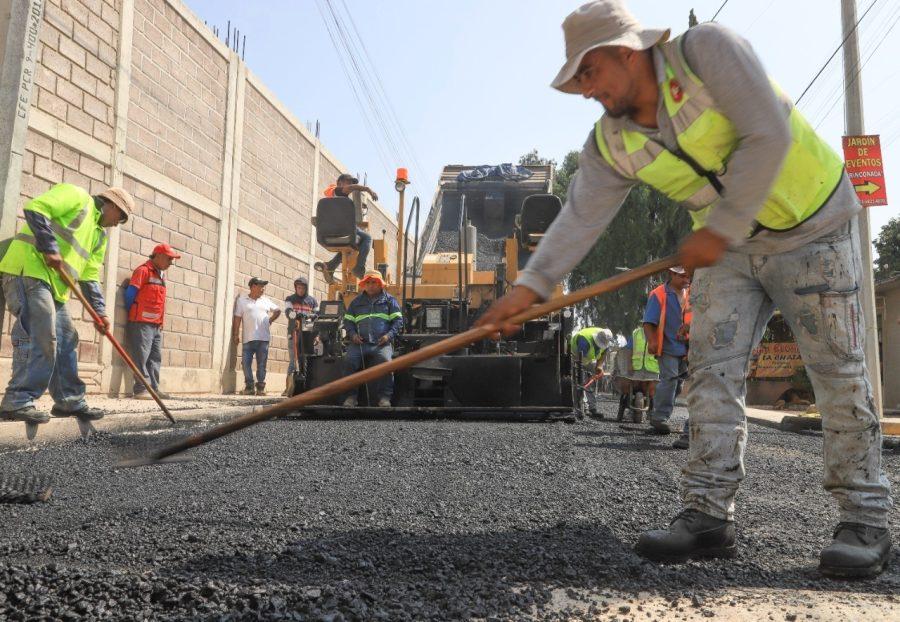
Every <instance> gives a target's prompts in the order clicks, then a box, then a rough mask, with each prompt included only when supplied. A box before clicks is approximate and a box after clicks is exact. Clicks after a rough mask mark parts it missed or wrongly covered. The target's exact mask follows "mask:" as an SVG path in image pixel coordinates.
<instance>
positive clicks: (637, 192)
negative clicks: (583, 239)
mask: <svg viewBox="0 0 900 622" xmlns="http://www.w3.org/2000/svg"><path fill="white" fill-rule="evenodd" d="M690 230H691V221H690V217H689V216H688V215H687V212H686V211H685V210H684V209H682V208H680V207H679V206H678V205H677V204H676V203H674V202H673V201H671V200H669V199H668V198H666V197H665V196H663V195H661V194H660V193H658V192H657V191H656V190H653V189H652V188H650V187H649V186H646V185H643V184H642V185H639V186H636V187H635V188H634V189H633V190H632V191H631V193H629V195H628V197H627V198H626V199H625V202H624V203H623V204H622V208H621V209H620V210H619V213H618V214H617V215H616V217H615V218H614V219H613V221H612V223H610V226H609V228H608V229H607V230H606V231H605V232H604V233H603V235H601V236H600V238H599V239H598V240H597V243H596V244H594V247H593V248H592V249H591V251H590V252H589V253H588V254H587V256H586V257H585V258H584V259H583V260H582V261H581V263H580V264H578V266H576V267H575V269H574V270H573V271H572V274H571V275H570V276H569V287H570V288H571V289H578V288H581V287H585V286H587V285H589V284H591V283H594V282H596V281H599V280H601V279H604V278H607V277H610V276H612V275H614V274H616V273H617V272H618V270H617V268H619V267H627V268H636V267H637V266H640V265H642V264H645V263H647V262H650V261H653V260H655V259H659V258H661V257H665V256H666V255H671V254H673V253H674V252H675V251H676V250H677V248H678V243H679V242H680V241H681V240H682V239H683V238H684V237H685V236H686V235H687V234H688V233H689V232H690ZM660 282H661V281H660V280H659V279H656V280H655V281H652V282H651V281H644V282H641V283H635V284H633V285H630V286H628V287H626V288H623V289H620V290H619V291H618V292H616V294H615V295H611V296H600V297H599V298H594V299H592V300H590V301H588V302H587V303H585V304H584V305H582V307H581V308H580V309H579V312H580V315H581V316H582V317H583V319H584V321H585V322H586V323H587V324H588V325H596V326H606V327H609V328H610V329H612V330H613V331H614V332H616V333H621V334H625V335H627V334H629V333H630V332H631V331H632V330H634V328H635V327H636V326H638V325H639V324H640V322H641V318H642V317H643V315H644V307H645V305H646V304H647V294H649V293H650V290H651V289H653V288H654V287H655V286H656V285H658V284H659V283H660Z"/></svg>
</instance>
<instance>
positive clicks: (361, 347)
mask: <svg viewBox="0 0 900 622" xmlns="http://www.w3.org/2000/svg"><path fill="white" fill-rule="evenodd" d="M359 287H360V289H362V290H363V291H362V292H361V293H360V294H359V295H358V296H357V297H356V298H354V299H353V300H352V301H351V302H350V306H349V307H347V312H346V313H345V314H344V330H345V331H346V333H347V338H348V339H349V340H350V344H349V345H348V347H347V359H346V361H347V367H346V369H345V371H346V374H347V375H348V376H349V375H350V374H352V373H355V372H358V371H359V370H360V369H362V368H363V366H366V367H371V366H372V365H377V364H378V363H384V362H387V361H389V360H391V359H392V358H393V357H394V348H393V340H394V337H396V336H397V335H398V334H399V333H400V331H401V330H403V313H401V312H400V304H399V303H398V302H397V299H396V298H394V297H393V296H391V295H390V294H389V293H387V292H386V291H384V279H383V278H382V276H381V272H379V271H378V270H369V271H368V272H366V274H365V275H364V276H363V278H362V280H361V281H360V282H359ZM356 392H357V390H356V389H353V391H352V392H351V393H350V394H349V395H347V396H346V397H345V399H344V404H343V405H344V406H346V407H349V408H352V407H354V406H356V404H357V400H356ZM393 394H394V376H393V374H389V375H387V376H386V377H385V378H383V379H382V380H381V381H380V383H379V388H378V393H377V397H376V399H377V404H378V406H379V407H380V408H389V407H390V405H391V396H392V395H393ZM370 406H371V404H370Z"/></svg>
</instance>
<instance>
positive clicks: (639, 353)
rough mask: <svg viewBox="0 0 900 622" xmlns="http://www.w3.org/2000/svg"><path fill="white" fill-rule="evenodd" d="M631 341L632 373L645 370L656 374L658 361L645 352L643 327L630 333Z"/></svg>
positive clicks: (645, 341)
mask: <svg viewBox="0 0 900 622" xmlns="http://www.w3.org/2000/svg"><path fill="white" fill-rule="evenodd" d="M631 341H632V342H633V343H634V346H633V348H632V350H631V366H632V367H633V368H634V371H640V370H642V369H646V370H647V371H649V372H651V373H654V374H658V373H659V361H658V360H656V357H655V356H653V355H652V354H650V352H648V351H647V337H646V335H644V327H643V326H638V327H637V328H635V329H634V331H633V332H632V333H631Z"/></svg>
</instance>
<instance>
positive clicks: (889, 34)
mask: <svg viewBox="0 0 900 622" xmlns="http://www.w3.org/2000/svg"><path fill="white" fill-rule="evenodd" d="M185 1H186V4H187V5H188V6H189V7H190V8H191V9H192V10H193V11H194V12H195V13H197V15H199V16H200V18H201V19H202V20H205V21H207V22H208V23H209V24H211V25H216V26H218V27H219V30H220V35H221V36H222V38H223V39H224V33H225V30H226V24H227V21H228V20H231V24H232V26H236V27H237V28H239V29H240V31H241V35H242V36H243V35H246V62H247V65H248V67H249V69H250V70H251V71H252V72H253V73H255V74H256V75H257V76H259V77H260V78H261V79H262V80H263V82H265V83H266V85H267V86H268V87H269V88H270V89H271V90H272V92H274V93H275V94H276V95H277V96H278V98H279V99H281V101H282V102H283V103H284V104H285V105H286V106H287V107H288V108H289V109H290V110H291V111H293V113H294V114H295V116H296V117H297V118H298V119H301V120H302V121H307V122H309V123H310V124H311V125H313V126H314V125H315V123H316V122H317V121H318V122H319V124H320V128H321V130H320V136H321V138H322V141H323V142H324V144H325V146H326V147H327V148H328V149H329V150H330V151H331V152H332V153H334V154H335V155H336V156H337V157H338V158H339V159H340V160H341V161H342V162H344V164H345V165H347V166H348V167H349V168H350V171H349V172H351V173H358V174H359V175H360V176H361V177H362V176H365V177H366V179H367V181H368V184H369V185H370V186H371V187H372V188H373V189H374V190H375V191H376V192H378V193H379V195H380V198H381V201H380V203H381V204H382V206H384V207H385V208H386V209H388V210H389V211H391V212H394V213H395V212H396V193H395V192H394V191H393V190H392V187H393V180H394V173H395V170H396V168H397V167H399V166H404V167H406V168H408V169H410V179H411V181H412V186H411V188H410V189H409V190H408V191H407V195H408V196H409V195H411V194H412V195H418V196H420V197H421V200H422V204H423V208H424V209H427V208H428V207H429V206H430V203H431V198H432V196H433V194H434V190H435V184H436V181H437V177H438V175H439V174H440V171H441V169H442V168H443V167H444V166H445V165H447V164H472V165H476V164H486V163H490V164H497V163H501V162H514V161H517V160H518V158H519V157H520V156H521V155H523V154H524V153H527V152H528V151H530V150H532V149H537V150H538V152H539V153H540V154H541V155H542V156H545V157H551V158H554V159H556V160H557V161H561V160H562V158H563V157H564V156H565V154H566V153H567V152H569V151H571V150H573V149H580V148H581V146H582V145H583V143H584V141H585V138H586V137H587V135H588V132H589V131H590V130H591V128H592V126H593V123H594V122H595V121H596V120H597V118H599V116H600V115H601V114H602V108H601V107H600V105H599V104H598V103H596V102H591V101H587V100H584V99H583V98H581V97H578V96H573V95H565V94H563V93H559V92H557V91H555V90H554V89H552V88H550V87H549V83H550V81H551V80H552V79H553V77H554V76H555V75H556V72H557V71H558V70H559V68H560V66H561V64H562V62H563V59H564V47H563V38H562V30H561V24H562V21H563V19H564V18H565V16H566V15H567V14H568V13H569V12H571V11H572V10H574V9H575V8H577V7H578V6H579V5H580V4H581V3H582V2H581V0H454V2H444V1H437V0H254V2H247V1H246V0H185ZM328 2H330V4H331V6H332V7H333V8H334V10H335V11H336V12H337V13H338V14H339V15H342V16H343V26H344V28H345V29H346V31H347V32H348V33H350V34H351V35H352V34H355V33H354V31H353V29H354V28H355V30H356V32H357V33H358V34H359V37H360V40H361V42H362V43H361V44H357V56H355V60H356V63H357V65H360V66H361V67H362V68H364V71H363V73H364V75H365V76H367V79H368V80H369V82H370V84H372V85H374V87H375V88H374V91H375V93H376V96H374V97H373V99H374V101H375V102H376V103H378V104H379V105H378V110H379V112H378V113H377V115H376V116H372V113H369V112H366V113H363V112H361V106H360V104H359V103H358V102H357V100H356V99H355V97H354V90H353V88H352V86H353V85H352V84H351V80H349V79H348V78H347V76H346V74H345V72H344V69H343V68H342V62H341V58H342V56H339V54H338V52H337V51H336V49H335V44H334V43H333V41H332V38H331V36H330V35H329V32H328V30H327V29H326V27H325V22H324V21H323V13H324V15H326V16H328V15H329V13H328V5H327V4H326V3H328ZM873 2H874V5H873V4H872V3H873ZM628 6H629V8H630V9H631V11H632V12H633V13H634V14H635V15H637V17H638V18H639V19H640V20H641V22H643V24H644V25H646V26H650V27H669V28H672V31H673V34H677V33H680V32H682V31H683V30H684V29H686V28H687V20H688V12H689V10H690V9H691V8H693V9H694V11H695V13H696V15H697V18H698V19H699V20H700V21H701V22H702V21H708V20H710V19H711V18H712V17H713V15H714V14H715V13H716V11H717V10H718V9H719V8H720V7H721V6H722V0H666V1H662V0H631V1H630V2H628ZM870 6H871V7H872V8H871V10H870V12H869V14H868V15H867V16H866V17H865V18H864V19H863V20H862V21H861V22H860V25H859V35H860V52H861V58H862V59H863V63H864V66H863V69H862V72H861V81H862V88H863V105H864V116H865V128H866V133H867V134H880V135H881V137H882V145H883V150H884V153H883V157H884V161H885V166H886V182H887V192H888V199H889V200H891V199H893V200H894V204H893V205H888V206H885V207H875V208H871V210H870V218H871V223H872V231H873V237H874V236H875V235H877V232H878V231H879V230H880V228H881V227H882V226H883V225H884V224H885V223H887V221H888V220H889V219H890V218H892V217H895V216H897V215H898V214H900V208H898V206H900V185H898V184H900V97H898V95H900V86H898V85H900V80H898V74H900V66H897V65H896V63H895V62H894V59H896V58H900V25H898V21H900V0H860V2H859V8H858V11H859V14H860V15H862V13H863V12H864V11H865V10H866V9H868V8H869V7H870ZM320 10H321V11H322V12H320ZM348 15H352V21H351V20H350V19H349V17H348ZM716 21H718V22H719V23H721V24H724V25H726V26H728V27H730V28H733V29H734V30H736V31H737V32H738V33H740V34H741V35H742V36H744V37H745V38H747V39H748V40H749V41H750V42H751V44H752V45H753V47H754V49H755V50H756V52H757V54H758V55H759V56H760V58H761V59H762V62H763V64H764V66H765V67H766V69H767V71H768V72H769V73H770V75H771V76H772V77H773V78H774V79H775V80H776V81H777V82H778V83H779V84H780V85H781V86H782V88H783V89H784V90H785V91H786V92H787V93H789V94H791V95H792V96H793V97H794V99H795V100H796V98H797V97H798V96H799V95H800V94H801V93H802V92H803V91H804V89H805V88H806V87H807V85H808V84H809V83H810V81H811V80H812V79H813V76H815V75H816V73H817V72H818V71H819V70H820V68H821V67H822V65H823V64H824V63H825V61H826V60H827V59H828V57H829V56H830V55H831V54H832V53H833V52H834V51H835V49H836V48H837V47H838V45H839V44H840V42H841V40H842V36H841V25H840V1H839V0H790V1H789V2H776V1H775V0H728V1H727V2H726V4H725V6H724V8H722V10H721V12H720V14H719V16H718V18H717V19H716ZM895 26H896V27H895ZM332 27H333V25H332ZM338 40H339V36H338ZM373 69H374V71H373ZM350 73H351V75H353V72H352V69H351V72H350ZM375 76H377V77H375ZM842 81H843V70H842V64H841V54H840V53H839V54H838V55H837V56H836V57H835V58H834V60H832V61H831V63H830V64H829V65H828V67H827V68H826V69H825V71H824V72H823V73H822V75H821V76H820V77H819V78H818V80H816V82H815V83H814V84H813V86H812V88H811V89H810V90H809V92H807V93H806V95H805V96H804V98H803V100H802V101H801V103H800V109H801V111H802V112H803V113H804V114H805V115H806V116H807V118H808V119H809V120H810V121H811V123H812V124H813V126H815V127H817V128H818V130H819V132H820V133H821V134H822V135H823V136H824V137H825V138H826V139H827V140H828V141H829V142H830V143H831V144H832V145H833V146H834V147H835V148H836V149H838V150H840V145H841V136H842V135H843V133H844V111H843V99H842V97H843V95H842ZM353 82H354V83H355V82H356V79H353ZM379 89H380V90H381V91H383V93H384V94H385V97H384V98H380V97H377V93H378V91H379ZM361 99H362V101H363V102H367V101H368V100H367V99H366V97H365V96H364V95H363V96H362V97H361ZM379 119H381V123H379ZM393 119H396V120H397V122H396V123H394V122H393ZM382 128H387V131H384V130H383V129H382ZM385 134H387V135H388V136H390V138H384V136H385ZM423 217H424V216H423Z"/></svg>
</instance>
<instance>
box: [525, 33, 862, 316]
mask: <svg viewBox="0 0 900 622" xmlns="http://www.w3.org/2000/svg"><path fill="white" fill-rule="evenodd" d="M683 46H684V48H683V49H684V54H685V58H686V59H687V62H688V65H689V66H690V67H691V69H692V70H693V71H694V73H696V74H697V76H699V77H700V79H701V80H703V83H704V84H705V85H706V88H707V89H708V90H709V93H710V94H711V95H712V97H713V99H714V100H715V102H716V106H717V108H718V109H719V110H720V111H721V112H722V113H723V114H724V115H725V116H726V117H727V118H728V119H729V120H730V121H731V123H732V124H733V125H734V127H735V129H736V130H737V134H738V137H739V144H738V147H737V149H735V151H734V153H733V154H732V156H731V159H730V160H729V161H728V170H727V172H726V173H725V174H724V175H723V176H721V177H720V179H721V181H722V185H723V187H724V188H725V190H724V192H723V195H722V199H721V200H720V201H719V203H718V205H717V206H716V208H715V209H713V210H712V212H711V213H710V215H709V218H708V220H707V227H709V228H710V229H711V230H712V231H714V232H716V233H718V234H719V235H722V236H723V237H725V238H726V239H727V240H728V241H729V243H730V248H731V249H732V250H735V251H738V252H742V253H748V254H763V255H766V254H777V253H783V252H787V251H790V250H793V249H795V248H798V247H800V246H802V245H804V244H806V243H807V242H810V241H812V240H814V239H816V238H818V237H821V236H822V235H824V234H826V233H828V232H829V231H832V230H834V229H836V228H837V227H839V226H840V225H842V224H844V223H845V222H847V220H849V219H850V218H851V217H852V216H854V215H855V214H856V213H857V212H858V211H859V210H860V206H859V200H858V199H857V197H856V193H855V192H854V190H853V186H852V184H851V183H850V180H849V179H848V178H847V176H846V175H844V176H843V178H842V179H841V181H840V182H839V184H838V187H837V189H836V190H835V192H834V193H833V194H832V196H831V198H830V199H829V200H828V201H827V202H826V203H825V205H824V206H822V208H821V209H820V210H819V212H818V213H816V214H815V216H813V217H812V218H811V219H809V220H808V221H807V222H805V223H803V224H802V225H800V226H799V227H797V228H795V229H793V230H791V231H786V232H781V233H779V232H775V231H768V230H763V231H761V232H759V233H757V234H756V235H754V236H753V237H752V238H749V239H748V238H747V237H746V236H747V232H748V231H750V229H751V227H752V224H753V221H754V219H755V217H756V215H757V213H758V212H759V210H760V208H761V207H762V205H763V203H764V202H765V199H766V197H767V196H768V194H769V191H770V189H771V187H772V185H773V184H774V182H775V180H776V178H777V176H778V173H779V171H780V170H781V165H782V162H783V160H784V157H785V155H786V154H787V151H788V148H789V147H790V143H791V134H790V127H789V125H788V114H789V111H788V110H787V109H786V107H785V106H784V104H783V103H782V102H781V101H780V100H779V99H778V97H777V96H776V95H775V93H774V92H773V90H772V87H771V85H770V82H769V78H768V76H767V75H766V72H765V70H764V69H763V67H762V64H761V63H760V61H759V58H758V57H757V56H756V54H755V53H754V51H753V49H752V48H751V47H750V44H749V43H748V42H747V41H746V40H744V39H743V38H741V37H739V36H738V35H737V34H735V33H734V32H732V31H731V30H728V29H727V28H725V27H723V26H720V25H718V24H713V23H708V24H702V25H700V26H697V27H695V28H692V29H691V30H689V31H688V32H687V33H685V35H684V42H683ZM653 59H654V65H655V69H656V73H657V75H658V76H659V75H664V62H663V57H662V53H661V52H659V51H658V50H655V49H654V50H653ZM657 123H658V125H659V128H658V129H656V128H646V127H642V126H639V125H637V124H636V123H634V122H631V121H628V128H629V129H630V130H634V131H638V132H641V133H643V134H645V135H647V136H648V137H650V138H651V139H653V140H656V141H659V142H661V143H663V144H664V145H665V146H666V147H667V148H668V149H670V150H675V149H677V141H676V134H675V130H674V128H673V127H672V122H671V120H670V119H669V117H668V115H667V114H666V110H665V105H664V102H663V98H662V93H660V99H659V106H658V110H657ZM635 183H636V182H635V181H634V180H631V179H627V178H625V177H623V176H621V175H619V174H618V173H617V172H616V171H614V170H613V169H612V167H610V166H609V164H607V162H606V161H605V160H604V159H603V156H601V155H600V151H599V149H598V148H597V143H596V141H595V139H594V132H593V128H592V130H591V132H590V133H589V134H588V139H587V141H586V142H585V144H584V148H583V149H582V151H581V155H580V156H579V158H578V172H577V173H576V174H575V175H574V177H573V178H572V181H571V183H570V185H569V191H568V196H567V200H566V204H565V206H564V207H563V209H562V211H561V212H560V214H559V216H557V218H556V220H554V222H553V224H552V225H551V226H550V228H549V229H548V231H547V234H546V235H545V236H544V239H543V240H542V241H541V243H540V245H539V246H538V248H537V250H536V251H535V253H534V255H532V257H531V259H530V261H529V262H528V265H527V266H525V269H524V270H523V271H522V272H521V273H520V275H519V278H518V280H517V281H516V284H517V285H524V286H526V287H528V288H529V289H532V290H534V291H535V292H537V293H538V294H540V295H541V296H542V297H544V298H546V297H548V296H549V295H550V293H551V292H552V290H553V287H554V286H555V285H556V284H557V283H559V282H560V281H561V280H562V279H563V278H564V277H565V276H566V274H568V273H569V272H570V271H571V270H572V268H574V267H575V265H576V264H578V262H579V261H581V259H582V258H583V257H584V256H585V255H586V254H587V253H588V251H590V249H591V248H592V247H593V245H594V243H595V242H596V240H597V237H598V236H599V235H600V234H601V233H603V231H604V230H605V229H606V227H607V226H608V225H609V223H610V222H611V221H612V219H613V217H615V215H616V213H617V212H618V211H619V207H620V206H621V205H622V202H623V201H624V200H625V197H627V196H628V193H629V192H630V191H631V188H632V187H633V186H634V185H635ZM635 235H640V232H635Z"/></svg>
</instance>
